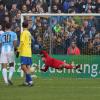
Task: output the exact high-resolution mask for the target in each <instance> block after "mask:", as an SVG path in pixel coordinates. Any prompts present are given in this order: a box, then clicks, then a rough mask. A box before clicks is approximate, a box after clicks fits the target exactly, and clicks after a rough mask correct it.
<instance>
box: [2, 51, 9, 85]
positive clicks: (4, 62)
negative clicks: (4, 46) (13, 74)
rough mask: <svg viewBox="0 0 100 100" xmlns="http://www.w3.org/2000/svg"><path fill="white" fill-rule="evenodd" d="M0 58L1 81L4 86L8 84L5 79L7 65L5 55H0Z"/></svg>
mask: <svg viewBox="0 0 100 100" xmlns="http://www.w3.org/2000/svg"><path fill="white" fill-rule="evenodd" d="M0 58H1V65H2V75H3V79H4V82H5V83H6V84H8V78H7V64H8V61H7V55H6V53H1V56H0Z"/></svg>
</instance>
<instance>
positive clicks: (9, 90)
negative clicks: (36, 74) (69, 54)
mask: <svg viewBox="0 0 100 100" xmlns="http://www.w3.org/2000/svg"><path fill="white" fill-rule="evenodd" d="M21 83H22V79H15V80H14V86H5V85H4V84H3V81H1V82H0V100H100V79H75V78H72V79H66V78H62V79H61V78H59V79H58V78H52V79H48V78H45V79H44V78H38V79H35V85H34V86H33V87H21V86H19V84H21Z"/></svg>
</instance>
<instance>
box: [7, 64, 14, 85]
mask: <svg viewBox="0 0 100 100" xmlns="http://www.w3.org/2000/svg"><path fill="white" fill-rule="evenodd" d="M14 70H15V68H14V63H10V64H9V76H8V82H9V84H11V85H13V83H12V77H13V73H14Z"/></svg>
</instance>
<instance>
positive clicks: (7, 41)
mask: <svg viewBox="0 0 100 100" xmlns="http://www.w3.org/2000/svg"><path fill="white" fill-rule="evenodd" d="M16 45H17V35H16V33H15V32H12V31H11V24H10V23H6V24H5V32H4V33H2V34H1V36H0V46H1V53H0V59H1V61H0V62H1V64H2V75H3V79H4V82H5V83H6V84H7V85H9V84H10V85H12V84H13V83H12V81H11V79H12V76H13V73H14V58H15V57H14V47H16ZM8 65H9V76H8V77H7V67H8Z"/></svg>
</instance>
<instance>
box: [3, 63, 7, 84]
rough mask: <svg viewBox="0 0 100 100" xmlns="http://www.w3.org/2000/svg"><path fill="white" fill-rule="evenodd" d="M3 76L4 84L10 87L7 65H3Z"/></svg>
mask: <svg viewBox="0 0 100 100" xmlns="http://www.w3.org/2000/svg"><path fill="white" fill-rule="evenodd" d="M2 75H3V79H4V82H5V83H6V84H7V85H8V78H7V63H2Z"/></svg>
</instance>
